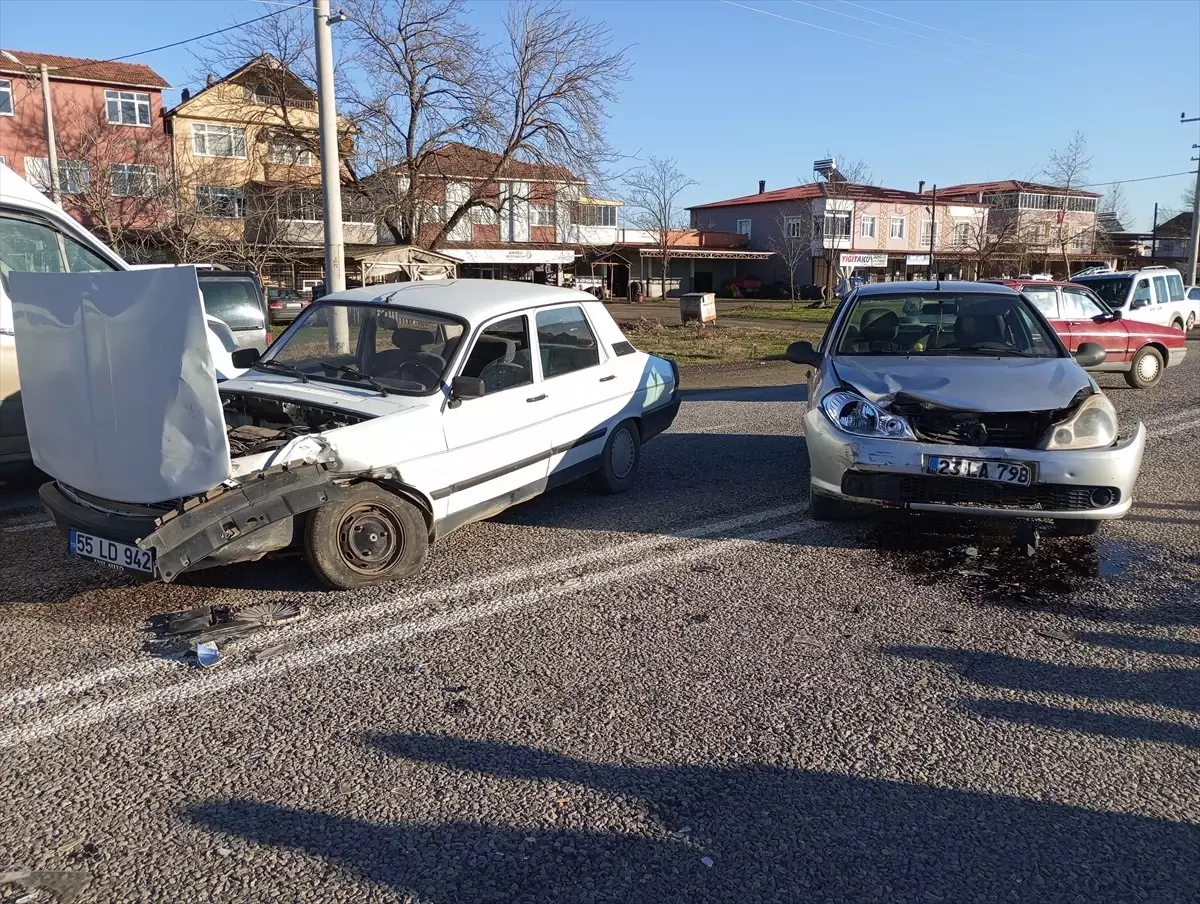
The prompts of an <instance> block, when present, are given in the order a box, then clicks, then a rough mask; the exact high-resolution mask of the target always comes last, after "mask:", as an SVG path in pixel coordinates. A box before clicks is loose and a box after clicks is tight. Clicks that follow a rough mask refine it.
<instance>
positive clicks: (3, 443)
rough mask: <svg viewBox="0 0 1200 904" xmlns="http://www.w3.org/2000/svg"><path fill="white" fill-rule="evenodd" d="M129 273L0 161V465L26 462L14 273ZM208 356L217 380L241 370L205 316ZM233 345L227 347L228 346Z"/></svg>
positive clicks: (226, 339)
mask: <svg viewBox="0 0 1200 904" xmlns="http://www.w3.org/2000/svg"><path fill="white" fill-rule="evenodd" d="M128 269H130V266H129V264H127V263H126V262H125V261H124V260H122V259H121V257H120V256H119V255H118V254H116V253H115V252H113V251H112V250H111V249H110V248H107V247H105V246H104V245H103V244H102V243H101V242H99V241H98V240H97V239H96V237H95V236H93V235H92V234H91V233H89V232H88V231H87V230H86V229H84V228H83V227H82V226H80V225H79V224H78V223H76V222H75V221H74V220H73V219H71V218H70V217H69V216H67V215H66V214H65V213H64V212H63V209H62V208H61V207H59V206H58V205H57V204H54V203H52V202H51V201H50V200H49V199H48V198H46V196H45V195H43V194H42V193H41V192H39V191H38V190H37V189H35V188H34V187H33V186H31V185H30V184H29V183H28V182H26V181H25V180H24V179H22V178H21V177H20V176H18V175H17V174H16V173H14V172H13V171H12V170H11V169H9V168H8V167H7V166H5V165H4V164H3V163H0V465H10V464H24V463H26V462H28V461H29V460H30V450H29V441H28V437H27V436H26V430H25V406H24V404H23V402H22V393H21V378H20V373H19V369H18V362H17V348H16V338H15V334H14V324H13V309H12V299H11V298H10V297H9V294H8V290H7V288H8V287H7V280H8V278H9V276H10V275H11V274H13V273H18V272H22V271H35V272H42V273H81V272H95V271H110V270H128ZM207 325H208V329H207V339H208V350H209V358H210V359H211V361H212V363H213V364H214V366H215V368H216V379H217V380H218V381H220V380H225V379H228V378H230V377H234V376H237V375H238V374H239V373H240V372H241V371H240V370H239V369H237V368H235V367H234V366H233V364H232V359H231V355H230V352H231V351H232V350H234V349H236V348H237V346H236V343H235V342H234V339H233V334H232V332H231V331H230V330H229V328H228V327H227V326H226V325H225V324H223V323H222V322H221V321H219V320H218V319H216V318H214V317H208V318H207ZM230 346H232V349H231V347H230Z"/></svg>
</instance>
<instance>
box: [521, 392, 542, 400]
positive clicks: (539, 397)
mask: <svg viewBox="0 0 1200 904" xmlns="http://www.w3.org/2000/svg"><path fill="white" fill-rule="evenodd" d="M544 398H546V394H545V393H542V394H541V395H535V396H534V397H533V398H532V399H526V400H525V401H526V402H540V401H542V400H543V399H544Z"/></svg>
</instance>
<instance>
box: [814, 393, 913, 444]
mask: <svg viewBox="0 0 1200 904" xmlns="http://www.w3.org/2000/svg"><path fill="white" fill-rule="evenodd" d="M821 410H822V411H824V412H825V416H826V417H827V418H829V420H830V421H831V422H832V423H833V425H834V426H835V427H837V428H839V429H841V430H845V431H846V432H847V433H854V434H856V435H858V436H879V437H886V438H887V439H916V437H915V436H913V432H912V428H911V427H910V426H909V425H908V421H906V420H905V419H904V418H902V417H900V415H898V414H889V413H888V412H886V411H884V410H883V409H882V408H880V407H879V406H878V405H876V404H874V403H872V402H868V401H867V400H866V399H864V398H863V397H862V396H860V395H856V394H855V393H853V392H846V391H845V390H841V389H838V390H835V391H833V392H831V393H829V395H827V396H825V398H824V399H822V400H821Z"/></svg>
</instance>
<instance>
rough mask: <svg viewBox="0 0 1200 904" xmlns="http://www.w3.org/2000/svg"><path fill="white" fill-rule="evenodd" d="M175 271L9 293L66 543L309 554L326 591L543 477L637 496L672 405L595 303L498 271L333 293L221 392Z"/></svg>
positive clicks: (83, 547)
mask: <svg viewBox="0 0 1200 904" xmlns="http://www.w3.org/2000/svg"><path fill="white" fill-rule="evenodd" d="M178 281H179V280H178V277H177V276H175V275H173V274H172V273H171V271H166V270H164V271H145V272H133V273H89V274H62V275H58V274H56V275H46V274H14V279H13V280H12V284H11V286H10V289H11V292H12V294H13V296H14V298H15V300H16V307H15V310H16V336H17V344H18V347H19V349H20V362H21V378H22V387H23V389H24V392H25V393H26V411H27V412H31V414H30V420H29V425H28V427H29V436H30V445H31V447H32V450H33V455H34V461H35V463H36V464H37V466H38V467H39V468H41V469H42V470H44V471H45V472H47V473H48V474H50V475H51V476H52V477H53V478H55V479H54V481H53V482H52V483H48V484H46V485H44V486H43V487H42V489H41V498H42V501H43V503H44V504H45V506H46V508H47V509H48V510H49V511H50V512H51V514H52V515H53V517H54V519H55V521H56V523H57V525H58V527H59V529H60V530H61V531H62V532H63V534H64V535H66V537H67V538H68V542H69V545H70V550H71V552H72V553H74V554H76V555H79V556H84V557H87V558H91V559H95V560H98V561H101V562H106V563H109V564H113V565H117V566H120V567H122V568H125V569H127V570H129V571H132V572H136V573H139V574H141V575H143V576H145V577H157V578H158V579H161V580H163V581H172V580H174V579H175V578H177V577H178V576H179V575H180V574H183V573H184V572H188V571H191V570H194V569H198V568H204V567H209V566H212V565H218V564H225V563H230V562H243V561H251V560H255V559H259V558H262V557H263V556H266V555H269V554H272V553H276V552H279V551H283V550H299V549H302V550H303V551H304V553H305V555H306V557H307V559H308V562H309V564H310V565H311V567H312V569H313V570H314V572H315V573H316V574H317V575H318V576H319V577H320V579H321V580H322V581H324V582H325V583H326V584H327V585H328V586H330V587H334V588H341V589H348V588H353V587H359V586H363V585H365V584H369V583H373V582H377V581H385V580H394V579H398V578H402V577H405V576H408V575H411V574H413V573H415V572H416V571H417V570H418V569H419V568H420V567H421V565H422V564H423V562H424V560H425V556H426V552H427V550H428V547H429V544H430V543H431V542H433V541H434V540H436V539H437V538H439V537H442V536H444V535H445V534H447V533H449V532H450V531H452V530H454V529H455V528H457V527H460V526H462V525H464V524H467V523H469V522H472V521H477V520H480V519H483V518H487V517H489V516H491V515H494V514H496V513H498V512H500V511H502V510H503V509H505V508H507V507H509V506H511V505H514V504H516V503H519V502H522V501H524V500H527V499H530V498H532V497H534V496H536V495H538V494H539V493H542V492H543V491H545V490H546V489H547V488H548V487H550V486H554V485H557V484H561V483H564V482H567V481H570V480H574V479H576V478H579V477H583V476H586V475H592V476H593V478H594V480H595V481H596V483H597V485H598V487H599V488H600V489H601V490H603V491H606V492H610V493H619V492H623V491H624V490H626V489H628V488H629V487H630V486H631V484H632V483H633V480H634V476H635V473H636V471H637V467H638V463H639V460H640V453H641V446H642V444H643V443H645V442H646V441H647V440H649V439H651V438H653V437H654V436H656V435H658V434H659V433H661V432H662V431H663V430H665V429H666V428H667V427H669V426H670V424H671V423H672V421H673V420H674V417H675V414H676V412H677V411H678V409H679V396H678V382H679V381H678V370H677V368H676V367H675V365H674V363H673V362H670V361H667V360H664V359H661V358H657V357H654V356H651V355H646V354H643V353H641V352H638V351H636V350H635V349H634V348H633V346H632V345H630V343H629V342H628V341H627V340H626V339H625V337H624V336H623V335H622V334H621V331H620V329H619V328H618V327H617V325H616V323H614V321H613V320H612V317H611V316H610V315H609V314H608V312H607V311H606V310H605V308H604V306H603V305H602V304H600V303H599V302H597V301H596V300H595V298H593V297H592V296H590V295H587V294H584V293H582V292H577V291H572V290H568V289H561V288H556V287H550V286H538V285H533V284H529V283H518V282H500V281H490V280H488V281H484V280H479V281H474V280H451V281H427V282H415V283H403V284H396V285H383V286H371V287H367V288H362V289H354V290H351V291H347V292H341V293H335V294H333V295H330V296H327V297H325V298H322V299H321V300H320V301H319V302H318V303H316V304H313V305H312V306H311V307H310V308H308V309H306V311H305V312H304V313H303V314H301V316H300V317H298V318H297V319H296V321H295V322H294V323H293V324H292V325H291V326H290V327H289V328H288V330H287V331H286V332H285V333H284V334H283V335H282V336H281V337H280V338H279V339H278V340H277V341H276V342H275V343H274V344H273V345H272V346H271V347H270V348H269V349H268V350H267V351H266V352H265V353H264V354H263V355H262V357H261V358H260V359H257V360H253V361H248V360H244V359H245V358H246V357H247V355H249V357H251V358H252V357H253V352H249V353H248V352H245V351H243V352H239V353H238V356H237V357H239V358H240V359H242V360H238V361H237V363H238V364H239V366H249V367H250V370H248V371H247V372H246V373H245V374H244V375H242V376H241V377H239V378H237V379H234V380H229V381H226V382H224V383H221V384H220V386H219V387H218V385H217V382H216V380H215V378H214V377H213V375H212V367H211V363H210V362H209V360H208V351H207V346H206V344H205V342H204V341H203V335H204V322H203V311H202V309H201V306H200V303H199V301H198V299H196V298H195V293H194V277H193V281H192V284H191V290H192V291H191V294H190V295H189V294H188V291H187V287H184V286H183V285H182V283H180V284H179V285H175V282H178Z"/></svg>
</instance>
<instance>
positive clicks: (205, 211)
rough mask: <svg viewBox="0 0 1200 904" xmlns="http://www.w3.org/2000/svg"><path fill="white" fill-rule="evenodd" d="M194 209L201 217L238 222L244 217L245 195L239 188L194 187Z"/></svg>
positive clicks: (217, 186)
mask: <svg viewBox="0 0 1200 904" xmlns="http://www.w3.org/2000/svg"><path fill="white" fill-rule="evenodd" d="M196 209H197V210H198V211H199V212H200V215H201V216H205V217H213V218H214V219H218V220H240V219H242V218H244V217H245V216H246V193H245V192H243V191H242V190H241V189H240V188H223V187H221V186H219V185H199V186H197V187H196Z"/></svg>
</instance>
